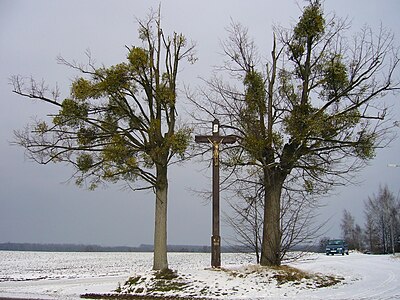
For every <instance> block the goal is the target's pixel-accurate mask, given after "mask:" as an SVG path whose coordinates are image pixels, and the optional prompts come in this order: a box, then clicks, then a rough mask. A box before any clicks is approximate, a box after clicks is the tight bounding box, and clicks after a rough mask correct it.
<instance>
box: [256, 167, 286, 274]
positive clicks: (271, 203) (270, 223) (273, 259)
mask: <svg viewBox="0 0 400 300" xmlns="http://www.w3.org/2000/svg"><path fill="white" fill-rule="evenodd" d="M264 177H265V178H264V180H265V184H264V186H265V204H264V229H263V237H262V249H261V261H260V264H261V265H262V266H279V265H280V264H281V249H280V248H281V237H282V234H281V222H280V211H281V193H282V186H283V179H282V178H281V176H280V175H279V174H276V173H275V174H274V173H273V172H272V173H271V172H264Z"/></svg>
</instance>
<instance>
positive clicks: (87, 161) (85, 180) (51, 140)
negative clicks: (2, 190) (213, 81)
mask: <svg viewBox="0 0 400 300" xmlns="http://www.w3.org/2000/svg"><path fill="white" fill-rule="evenodd" d="M138 23H139V39H140V41H141V44H140V45H137V46H130V47H126V48H127V52H128V54H127V58H126V61H125V62H122V63H120V64H117V65H113V66H109V67H105V66H101V67H96V66H95V65H94V62H93V59H92V57H91V55H90V53H89V52H88V53H87V57H88V62H87V64H78V63H75V62H72V63H71V62H68V61H66V60H64V59H63V58H61V57H60V58H59V62H60V63H62V64H64V65H66V66H68V67H70V68H72V69H74V70H76V71H77V72H78V73H79V74H80V76H79V77H77V78H76V79H75V80H74V81H73V82H72V84H71V89H70V95H69V96H68V97H67V98H65V99H62V100H61V99H60V94H59V92H58V90H57V89H55V90H52V91H50V90H49V89H48V88H47V86H46V85H45V84H44V83H41V82H37V81H35V80H34V79H31V80H30V82H29V84H27V82H26V81H27V80H26V79H25V78H23V77H20V76H14V77H12V79H11V81H12V84H13V87H14V89H13V91H14V92H15V93H17V94H19V95H21V96H24V97H28V98H33V99H38V100H40V101H42V102H46V103H48V104H50V105H52V106H55V107H56V108H57V110H58V113H56V114H55V115H52V116H50V120H46V121H43V120H37V121H36V122H34V123H33V124H30V125H28V126H27V127H26V129H25V130H24V131H16V132H15V137H16V140H15V142H16V143H17V144H19V145H21V146H23V147H24V148H25V149H26V153H27V155H28V156H29V157H30V158H32V159H34V160H35V161H37V162H39V163H41V164H47V163H49V162H56V163H58V162H66V163H68V164H69V165H72V166H73V167H74V168H75V173H74V174H73V176H74V177H75V179H76V183H77V184H78V185H86V186H88V187H89V188H90V189H94V188H96V187H97V186H98V185H99V184H101V183H102V182H112V183H114V182H117V181H121V180H122V181H124V182H126V183H127V184H128V185H129V186H130V187H131V188H133V189H153V190H154V191H155V193H156V216H155V222H156V225H155V241H154V244H155V250H154V252H155V255H154V269H165V268H167V267H168V264H167V256H166V251H167V248H166V239H167V235H166V217H167V191H168V178H167V168H168V165H169V163H170V162H171V161H172V159H173V158H174V157H178V158H179V157H182V156H183V155H184V153H185V150H186V147H187V146H188V144H189V139H190V133H191V129H190V128H189V127H188V126H180V127H179V126H178V125H177V119H176V118H177V107H176V103H177V100H178V95H177V84H178V73H179V72H178V71H179V69H178V66H179V64H180V62H181V61H182V60H184V59H188V60H189V62H194V57H193V49H194V44H191V43H189V42H188V41H187V39H186V37H185V36H184V35H183V34H178V33H174V34H173V35H171V36H168V35H165V34H164V32H163V30H162V27H161V18H160V14H159V12H155V13H151V14H150V16H149V18H148V19H146V20H143V21H141V20H138ZM135 183H138V184H136V185H135ZM143 183H145V185H143Z"/></svg>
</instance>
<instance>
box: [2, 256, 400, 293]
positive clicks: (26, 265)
mask: <svg viewBox="0 0 400 300" xmlns="http://www.w3.org/2000/svg"><path fill="white" fill-rule="evenodd" d="M168 259H169V265H170V268H171V269H173V270H177V271H178V275H179V276H180V278H181V280H182V281H184V282H185V283H186V284H187V288H185V289H184V291H183V292H176V291H175V292H173V293H175V294H176V293H178V294H179V293H180V295H183V296H185V295H189V296H193V295H196V296H198V297H201V296H203V297H204V296H210V297H213V298H220V299H282V298H284V299H324V300H328V299H363V300H364V299H400V260H399V259H397V258H396V259H395V258H394V257H393V256H388V255H364V254H360V253H352V254H350V255H349V256H325V255H323V254H309V255H307V256H305V257H303V258H302V259H301V260H298V261H296V262H291V263H289V265H290V266H292V267H295V268H298V269H300V270H302V271H305V272H310V273H317V274H321V276H322V275H324V276H329V275H332V276H335V277H342V278H344V280H343V281H342V283H340V284H337V285H334V286H330V287H324V288H316V287H315V286H311V285H310V282H307V281H306V280H304V281H303V280H302V281H301V282H298V283H296V284H293V283H292V282H288V283H284V284H277V282H276V279H275V278H274V273H273V272H271V271H265V269H263V268H260V267H259V266H257V265H255V264H254V260H253V259H254V257H253V256H249V255H248V254H232V253H230V254H222V264H223V268H222V270H215V269H211V268H209V265H210V254H208V253H169V254H168ZM151 266H152V253H46V252H8V251H0V297H16V298H21V297H22V298H23V297H25V298H41V299H70V300H76V299H79V295H81V294H86V293H104V294H107V293H112V292H114V291H115V289H116V288H117V287H118V285H119V284H120V285H121V286H123V285H124V283H125V282H126V281H127V280H128V278H129V277H131V276H143V277H144V278H148V275H149V274H151ZM146 276H147V277H146ZM146 280H147V279H146ZM171 293H172V292H171Z"/></svg>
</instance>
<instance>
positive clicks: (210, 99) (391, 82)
mask: <svg viewBox="0 0 400 300" xmlns="http://www.w3.org/2000/svg"><path fill="white" fill-rule="evenodd" d="M349 29H350V25H349V24H348V23H347V21H346V20H342V19H340V18H338V17H337V16H335V15H325V13H324V10H323V7H322V4H321V2H320V1H318V0H310V1H309V4H308V5H307V6H306V7H304V9H303V11H302V14H301V16H300V17H299V20H298V22H297V24H295V25H293V26H292V27H291V28H289V29H286V28H282V27H275V28H274V32H273V33H274V34H273V46H272V51H271V56H270V59H269V60H268V61H266V62H264V61H263V60H262V58H261V56H260V55H259V54H258V53H259V50H258V49H257V47H256V45H255V42H254V41H253V40H252V39H251V38H250V36H249V33H248V31H247V29H246V28H245V27H244V26H242V25H241V24H238V23H233V24H232V26H231V27H230V28H229V29H228V37H227V39H226V41H225V42H224V43H223V44H222V47H223V51H224V53H225V55H226V57H227V58H228V59H227V60H226V61H225V64H224V65H223V66H222V67H220V68H219V71H220V72H222V74H223V75H222V76H220V77H219V76H218V75H216V76H214V77H213V78H211V79H210V80H208V81H207V85H208V87H207V88H205V89H203V93H202V97H203V98H204V99H205V101H203V102H201V100H199V99H196V101H193V102H195V105H197V107H198V108H199V109H203V111H204V108H207V109H206V111H207V112H208V113H210V114H212V115H213V117H217V118H218V119H219V120H220V121H221V124H226V125H225V128H226V130H230V131H231V132H230V133H231V134H234V135H236V136H237V137H238V140H239V141H240V145H239V146H238V147H236V148H234V149H231V151H230V152H229V153H227V156H229V157H228V158H227V159H226V164H227V165H231V166H234V168H235V170H236V174H237V178H238V180H242V181H244V182H250V181H252V182H254V183H256V184H261V185H262V187H263V189H264V216H263V218H264V220H263V221H264V226H263V228H264V229H263V242H262V243H263V245H262V253H261V264H263V265H278V264H280V261H281V259H282V256H281V243H282V205H283V203H282V196H283V194H282V190H283V189H288V190H289V191H292V192H295V193H296V192H299V191H302V192H304V193H306V194H307V193H308V194H309V195H310V197H311V195H315V194H318V193H325V192H326V191H328V190H329V189H331V188H332V187H334V186H337V185H341V184H346V183H348V182H349V181H351V179H352V177H353V176H354V172H356V171H358V170H360V169H361V168H362V167H363V166H365V164H366V162H367V161H369V160H370V159H372V158H373V157H374V156H375V150H376V149H377V148H378V147H384V146H386V145H387V144H388V143H389V142H390V141H391V139H392V138H393V136H392V135H390V130H391V128H392V127H393V123H392V122H390V116H389V115H390V111H389V110H388V108H387V106H386V105H385V101H383V98H384V97H385V96H388V95H394V94H396V93H397V92H398V90H399V88H400V85H399V83H400V82H399V79H398V77H396V76H397V73H396V72H397V71H398V66H399V61H400V56H399V52H398V48H397V47H396V46H395V44H394V37H393V34H392V33H391V32H390V31H388V30H385V29H384V28H379V30H378V32H374V31H373V30H372V29H370V28H368V27H363V28H362V29H361V31H360V32H359V33H356V34H354V35H352V36H349V35H348V34H347V33H348V32H349ZM265 66H266V67H265ZM223 76H225V77H228V78H229V81H228V80H224V79H223ZM199 102H200V104H199ZM204 102H205V103H207V104H205V103H204ZM255 170H256V171H255ZM242 171H244V172H242ZM251 174H253V175H251Z"/></svg>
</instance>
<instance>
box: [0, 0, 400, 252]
mask: <svg viewBox="0 0 400 300" xmlns="http://www.w3.org/2000/svg"><path fill="white" fill-rule="evenodd" d="M160 2H161V4H162V16H163V24H164V26H163V27H164V29H165V30H164V31H168V32H172V31H177V32H183V33H184V34H185V35H186V36H187V37H188V38H189V39H192V40H194V41H195V42H196V43H197V56H198V58H199V61H198V62H197V63H196V64H195V65H194V66H187V67H185V69H184V70H182V71H183V74H185V76H183V77H181V83H185V84H190V86H192V87H195V86H196V85H200V84H201V81H200V80H198V79H197V77H198V76H202V77H204V78H207V77H208V76H210V74H211V71H212V66H215V65H218V64H220V63H221V60H222V57H221V56H220V54H219V53H220V48H219V41H220V40H221V39H224V38H225V37H226V32H225V28H226V27H227V26H228V25H229V24H230V22H231V19H233V20H235V21H239V22H241V23H242V24H243V25H245V26H247V27H248V28H249V33H250V35H252V36H253V37H254V39H255V41H256V43H257V45H258V47H259V50H260V52H261V53H263V56H264V57H267V55H269V52H270V44H271V43H270V41H271V26H272V24H274V23H275V24H280V25H283V26H286V27H288V26H289V24H290V23H294V22H295V21H296V20H297V19H298V16H299V15H300V13H301V12H300V8H299V7H302V6H304V5H305V3H306V2H305V1H300V0H299V1H298V2H296V1H294V0H282V1H272V0H268V1H266V0H257V1H238V0H235V1H232V0H212V1H211V0H202V1H188V0H169V1H136V0H131V1H122V0H119V1H115V0H113V1H111V0H110V1H99V0H96V1H94V0H91V1H90V0H86V1H82V0H68V1H67V0H62V1H54V0H47V1H46V0H38V1H28V0H26V1H21V0H0V99H1V106H0V107H1V108H0V153H1V156H0V242H39V243H94V244H101V245H131V246H135V245H139V244H141V243H152V242H153V219H154V196H153V195H152V194H151V193H143V192H142V193H132V192H129V191H123V190H121V188H120V186H119V185H115V186H111V187H109V188H108V189H103V188H100V189H98V190H96V191H94V192H89V191H86V190H83V189H79V188H78V187H76V186H75V185H74V184H73V183H65V181H67V180H68V178H69V175H71V169H69V168H68V167H66V166H63V165H57V164H52V165H48V166H40V165H37V164H35V163H33V162H31V161H28V160H26V159H25V158H24V151H23V149H21V148H18V147H15V146H10V143H9V142H10V141H12V139H13V130H14V129H22V128H23V127H24V125H25V124H27V123H28V122H29V121H30V119H31V118H32V117H34V116H38V117H44V116H45V115H46V113H49V112H51V111H49V107H48V106H46V105H43V104H41V103H37V102H36V103H32V102H31V101H29V100H28V99H24V98H21V97H18V96H16V95H13V94H12V92H11V90H12V87H11V86H10V85H9V84H8V78H9V77H10V76H11V75H13V74H19V75H26V76H31V75H32V76H33V77H35V78H37V79H42V78H43V79H45V80H46V82H47V83H48V84H49V85H50V86H52V85H54V84H55V83H58V85H59V86H60V88H61V91H62V94H63V96H64V97H66V96H67V94H68V91H69V85H70V80H71V79H73V78H74V76H75V75H76V74H75V73H73V72H71V70H69V69H67V68H66V67H65V66H62V65H58V64H57V63H56V57H57V56H58V55H62V56H63V57H64V58H66V59H67V60H76V61H82V62H84V61H85V55H84V53H85V51H86V50H87V49H90V50H91V52H92V55H93V57H94V58H95V59H96V61H97V62H98V63H99V64H102V63H104V64H105V65H111V64H115V63H119V62H121V61H123V60H124V59H125V55H126V49H125V47H124V46H125V45H133V44H136V43H137V26H136V22H135V18H136V17H138V18H143V17H145V16H146V14H147V13H148V11H149V9H150V8H151V7H153V8H157V7H158V4H159V3H160ZM324 7H325V11H326V12H332V11H335V12H336V13H337V15H338V16H341V17H349V19H350V20H352V24H353V30H357V29H358V28H360V27H361V26H362V25H363V24H369V25H370V26H372V27H373V28H376V29H377V28H378V27H379V25H380V22H382V24H383V25H384V26H386V27H388V28H390V29H391V30H393V32H394V33H395V35H396V40H397V44H400V18H399V11H400V1H398V0H380V1H378V0H369V1H365V0H351V1H349V0H347V1H344V0H326V1H325V4H324ZM397 76H399V75H397ZM387 101H389V102H390V103H396V104H395V106H394V108H393V109H394V111H395V116H396V118H397V119H398V120H400V103H399V99H392V98H390V97H389V98H388V100H387ZM399 130H400V129H399ZM399 150H400V142H399V141H398V140H397V141H395V142H394V143H393V144H392V145H391V148H389V149H384V150H381V151H378V154H377V157H376V159H375V160H374V161H372V162H371V164H370V166H369V167H367V168H366V169H365V170H364V171H363V172H362V173H360V174H359V175H358V176H359V179H360V180H361V181H362V184H360V185H358V186H347V187H343V188H340V189H338V190H337V191H336V192H337V194H336V195H335V196H332V197H330V198H329V199H326V200H324V202H326V203H327V206H326V207H325V208H324V209H323V210H321V218H320V219H321V220H324V219H327V218H329V217H330V216H334V219H335V218H336V221H338V220H340V218H341V216H342V211H343V209H347V210H349V211H350V212H351V213H352V214H353V215H355V216H356V219H357V222H359V223H360V224H361V225H362V224H363V201H364V200H365V199H366V198H367V197H368V196H370V195H372V194H373V193H376V192H377V190H378V188H379V185H383V184H387V185H388V186H389V188H390V189H391V190H392V192H394V193H395V194H396V195H397V193H398V192H399V189H400V185H399V182H400V168H388V167H387V164H388V163H398V164H400V157H399ZM205 166H206V163H203V164H195V163H189V164H186V165H184V166H183V167H178V166H177V167H174V168H173V169H172V170H171V171H170V174H169V176H170V192H169V229H168V242H169V243H170V244H203V245H204V244H208V243H209V241H210V231H211V213H210V212H211V208H210V204H209V203H204V202H203V201H202V200H201V199H200V198H199V197H198V196H197V195H194V194H193V193H191V192H190V189H191V188H193V189H205V188H207V187H209V186H210V185H209V178H207V176H208V174H209V172H208V171H209V170H204V168H205ZM221 197H223V195H222V196H221ZM329 226H330V227H331V229H330V231H329V232H328V234H329V235H331V236H335V235H338V234H339V232H340V231H339V224H338V222H333V221H331V222H330V223H329ZM228 234H229V229H227V228H223V229H222V237H223V238H224V236H225V237H226V236H227V235H228Z"/></svg>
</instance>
